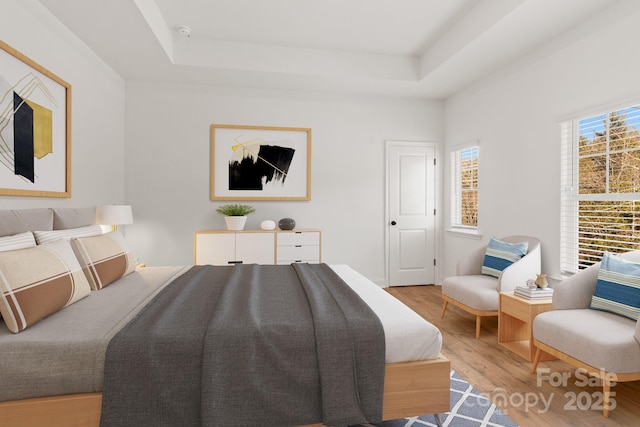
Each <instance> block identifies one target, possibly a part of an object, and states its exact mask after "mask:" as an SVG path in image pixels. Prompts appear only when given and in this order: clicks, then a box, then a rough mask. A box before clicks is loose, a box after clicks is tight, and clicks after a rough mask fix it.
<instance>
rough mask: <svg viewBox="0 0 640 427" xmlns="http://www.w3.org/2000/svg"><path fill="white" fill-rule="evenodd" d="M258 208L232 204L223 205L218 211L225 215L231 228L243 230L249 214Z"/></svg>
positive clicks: (228, 226)
mask: <svg viewBox="0 0 640 427" xmlns="http://www.w3.org/2000/svg"><path fill="white" fill-rule="evenodd" d="M255 211H256V210H255V209H254V208H253V206H250V205H239V204H230V205H222V206H220V207H219V208H218V209H216V212H218V213H219V214H221V215H224V221H225V222H226V223H227V228H228V229H229V230H242V229H244V224H245V223H246V222H247V215H249V214H252V213H254V212H255Z"/></svg>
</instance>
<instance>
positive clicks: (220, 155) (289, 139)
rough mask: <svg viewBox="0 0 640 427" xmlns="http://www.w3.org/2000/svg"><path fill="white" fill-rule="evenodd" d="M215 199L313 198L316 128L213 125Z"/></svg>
mask: <svg viewBox="0 0 640 427" xmlns="http://www.w3.org/2000/svg"><path fill="white" fill-rule="evenodd" d="M211 200H311V129H307V128H289V127H264V126H237V125H211Z"/></svg>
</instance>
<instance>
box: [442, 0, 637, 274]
mask: <svg viewBox="0 0 640 427" xmlns="http://www.w3.org/2000/svg"><path fill="white" fill-rule="evenodd" d="M639 7H640V4H638V3H637V2H621V3H620V4H618V5H617V6H615V7H612V8H611V9H610V10H609V11H608V13H606V14H602V15H600V16H598V18H597V19H596V20H592V21H589V22H586V23H585V24H583V25H582V26H581V27H580V28H577V29H575V30H574V31H572V32H570V33H567V34H565V35H564V36H563V37H561V38H559V39H558V40H556V41H555V42H554V43H553V44H552V45H550V46H547V47H546V48H545V49H544V50H540V51H539V52H537V53H536V54H535V56H530V57H528V58H526V59H525V60H522V61H520V63H518V64H513V65H511V66H510V67H508V68H507V69H505V70H503V71H501V72H499V73H497V74H496V75H494V76H492V77H491V78H490V79H487V80H485V81H484V82H482V83H479V84H476V85H475V86H473V87H471V88H469V89H467V90H465V91H463V92H460V93H458V94H457V95H456V96H454V97H452V98H450V99H449V100H447V101H446V103H445V137H446V145H445V149H444V150H443V157H444V158H445V159H448V153H449V151H450V148H451V147H452V146H455V145H456V144H460V143H463V142H466V141H469V140H478V141H479V143H480V178H479V179H480V183H479V186H480V188H479V190H480V193H479V227H480V229H481V230H482V232H483V238H482V240H481V241H478V240H472V239H468V238H463V237H459V236H455V235H451V234H448V233H445V236H444V238H443V246H444V254H445V256H444V261H445V265H444V274H445V276H447V275H451V274H454V272H455V263H456V261H457V259H458V257H459V255H460V254H462V253H465V252H466V251H468V250H469V249H470V248H473V247H477V246H480V245H481V244H485V243H486V242H487V241H488V239H489V237H491V236H497V237H500V236H505V235H509V234H528V235H533V236H537V237H539V238H540V239H541V241H542V263H543V271H544V272H546V273H548V274H550V275H551V276H554V277H560V273H559V271H560V259H559V258H560V241H559V240H560V239H559V232H560V136H559V128H558V121H559V119H560V118H566V117H567V116H570V115H572V114H575V113H577V112H586V111H591V110H592V109H593V108H594V107H599V106H604V107H607V106H610V105H611V104H612V103H618V102H621V103H624V102H625V100H630V99H632V98H634V97H636V99H635V102H638V100H640V97H638V95H640V79H639V77H638V76H639V74H638V70H640V55H638V40H640V26H639V25H638V22H640V11H639V10H638V9H639ZM447 166H448V165H447ZM444 179H445V183H444V185H445V189H448V188H449V185H450V184H449V173H448V169H447V172H445V175H444ZM445 194H446V198H445V203H444V207H445V209H446V215H447V218H448V217H449V216H448V215H449V197H448V195H449V191H446V190H445Z"/></svg>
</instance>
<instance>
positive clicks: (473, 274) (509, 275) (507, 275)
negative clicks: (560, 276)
mask: <svg viewBox="0 0 640 427" xmlns="http://www.w3.org/2000/svg"><path fill="white" fill-rule="evenodd" d="M500 240H502V241H503V242H508V243H519V242H524V241H528V242H529V247H528V250H527V254H526V255H525V256H523V257H522V258H520V260H518V261H516V262H514V263H513V264H511V265H510V266H508V267H507V268H505V269H504V270H503V271H502V273H501V274H500V276H499V277H493V276H488V275H483V274H482V264H483V262H484V256H485V252H486V249H487V245H485V246H482V247H480V248H478V249H476V250H474V251H472V252H471V253H469V254H467V255H466V256H464V257H462V258H460V259H459V260H458V264H457V266H456V275H455V276H452V277H447V278H446V279H444V280H443V281H442V299H443V300H444V305H443V306H442V317H444V315H445V312H446V311H447V305H448V304H449V303H451V304H452V305H454V306H456V307H458V308H460V309H462V310H464V311H466V312H468V313H471V314H473V315H475V316H476V338H478V337H479V336H480V326H481V322H482V318H483V317H485V316H497V315H498V300H499V298H498V294H499V293H500V292H507V291H512V290H514V289H515V287H516V286H517V285H524V284H525V282H526V281H527V280H528V279H533V278H535V277H536V275H537V274H539V273H540V272H541V256H540V240H538V239H537V238H535V237H529V236H507V237H504V238H501V239H500Z"/></svg>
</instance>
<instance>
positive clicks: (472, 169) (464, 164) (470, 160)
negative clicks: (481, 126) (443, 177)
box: [451, 146, 478, 228]
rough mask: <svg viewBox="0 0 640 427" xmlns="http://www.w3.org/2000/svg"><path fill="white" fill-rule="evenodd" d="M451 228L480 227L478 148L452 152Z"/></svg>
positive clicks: (466, 148) (473, 147)
mask: <svg viewBox="0 0 640 427" xmlns="http://www.w3.org/2000/svg"><path fill="white" fill-rule="evenodd" d="M451 226H452V227H454V228H477V226H478V147H477V146H471V147H465V148H462V149H459V150H455V151H452V152H451Z"/></svg>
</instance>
